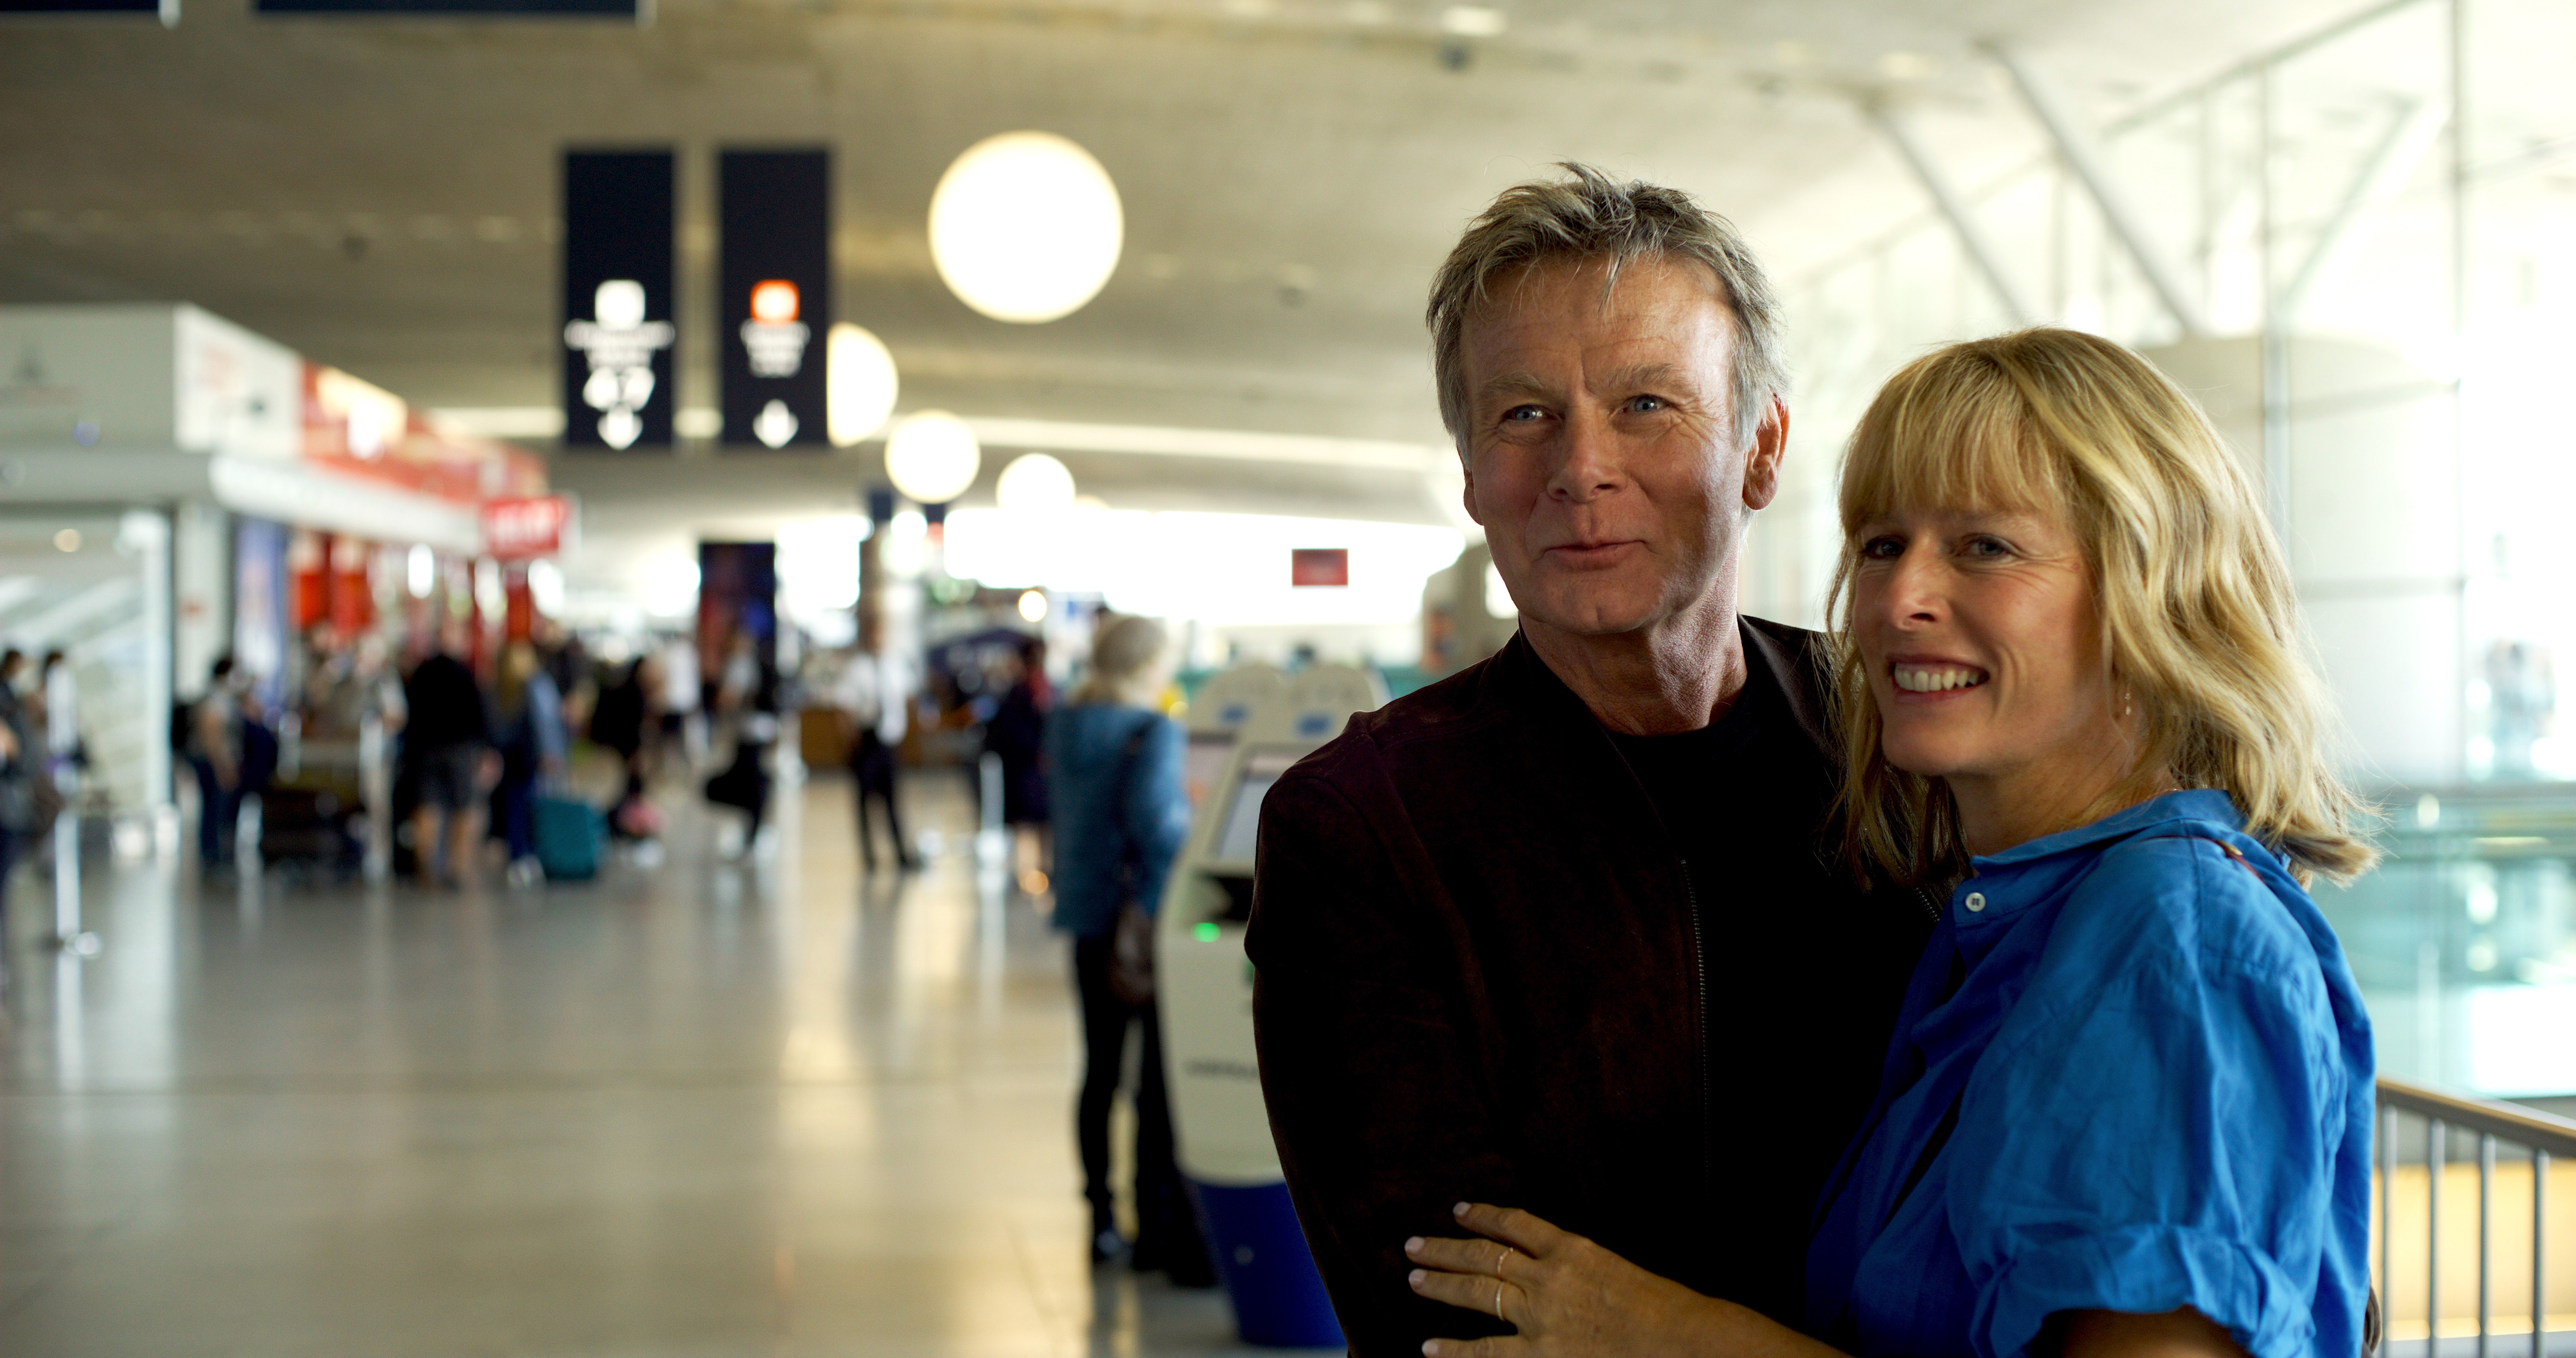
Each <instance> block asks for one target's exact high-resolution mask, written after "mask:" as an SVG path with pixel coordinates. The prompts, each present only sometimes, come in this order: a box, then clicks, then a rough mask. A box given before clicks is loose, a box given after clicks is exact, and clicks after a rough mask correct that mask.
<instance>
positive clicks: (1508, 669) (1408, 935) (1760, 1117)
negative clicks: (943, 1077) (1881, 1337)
mask: <svg viewBox="0 0 2576 1358" xmlns="http://www.w3.org/2000/svg"><path fill="white" fill-rule="evenodd" d="M1740 630H1741V633H1742V636H1743V639H1744V642H1745V659H1746V663H1747V666H1748V668H1751V669H1753V670H1754V671H1755V673H1754V677H1753V680H1752V682H1751V683H1749V684H1748V689H1747V692H1748V694H1750V693H1752V692H1753V691H1754V690H1753V685H1754V684H1760V683H1765V682H1767V683H1769V684H1771V685H1773V689H1772V691H1771V693H1770V694H1769V695H1767V701H1766V703H1765V704H1764V705H1763V706H1762V707H1760V708H1759V709H1754V710H1753V711H1756V712H1757V713H1758V714H1759V719H1758V725H1756V726H1755V727H1753V728H1752V734H1751V736H1750V738H1749V739H1747V740H1745V741H1743V742H1741V743H1739V744H1737V745H1735V746H1734V748H1733V750H1732V752H1731V753H1730V754H1729V755H1728V756H1727V757H1726V758H1725V760H1724V761H1723V763H1722V764H1719V765H1717V766H1713V767H1711V768H1710V769H1709V770H1708V776H1709V777H1710V778H1712V779H1719V780H1728V781H1726V782H1724V783H1722V784H1720V785H1719V788H1720V790H1721V791H1723V792H1725V793H1727V794H1729V795H1734V794H1739V793H1740V794H1741V795H1740V796H1736V797H1735V800H1733V801H1731V802H1729V803H1727V805H1728V806H1729V808H1730V809H1729V810H1728V812H1727V814H1726V816H1725V817H1724V821H1725V823H1724V824H1723V825H1714V824H1711V825H1700V826H1681V827H1667V826H1666V825H1665V824H1664V823H1663V818H1662V817H1661V815H1660V814H1659V812H1658V808H1657V805H1656V803H1655V801H1654V799H1653V798H1652V797H1651V796H1650V795H1649V793H1648V792H1647V790H1646V788H1645V786H1644V785H1643V784H1642V783H1641V782H1640V781H1639V779H1638V777H1637V776H1636V774H1635V773H1633V772H1632V771H1631V769H1630V765H1629V763H1628V760H1627V758H1626V757H1625V756H1624V755H1623V754H1622V753H1621V751H1620V748H1619V746H1618V745H1617V744H1616V743H1615V742H1614V741H1613V740H1612V739H1611V738H1610V737H1609V736H1608V735H1607V734H1606V733H1605V732H1604V731H1603V730H1602V728H1601V726H1600V724H1599V723H1598V722H1597V721H1596V720H1595V719H1594V718H1593V716H1592V713H1591V711H1590V710H1589V709H1588V708H1587V707H1585V706H1584V704H1583V702H1582V700H1581V699H1579V698H1577V697H1576V696H1575V695H1574V693H1573V692H1572V690H1570V689H1568V688H1567V687H1566V686H1565V685H1564V683H1563V682H1561V681H1560V680H1559V679H1558V678H1557V677H1556V675H1555V674H1554V672H1552V671H1551V670H1549V669H1548V668H1547V666H1546V664H1545V663H1544V662H1542V661H1541V660H1540V659H1539V658H1538V656H1537V654H1536V653H1535V652H1534V651H1532V650H1531V649H1530V647H1529V645H1528V643H1527V641H1526V640H1524V639H1523V638H1520V637H1517V636H1516V637H1514V638H1513V639H1512V641H1511V644H1510V645H1509V646H1507V647H1505V648H1504V650H1503V651H1502V652H1501V653H1500V654H1498V655H1496V656H1495V657H1494V658H1493V659H1491V660H1488V661H1486V662H1484V663H1482V664H1479V665H1476V666H1473V667H1471V668H1469V669H1467V670H1465V671H1462V672H1461V673H1459V674H1457V675H1455V676H1453V677H1451V678H1449V679H1447V680H1444V681H1442V682H1441V683H1439V684H1436V685H1433V686H1431V687H1429V688H1427V689H1424V690H1422V691H1421V692H1419V693H1415V694H1412V695H1410V696H1408V697H1406V698H1403V699H1401V700H1398V701H1396V702H1393V703H1390V704H1388V705H1387V706H1385V707H1383V708H1380V709H1379V710H1377V711H1375V712H1371V713H1365V714H1362V715H1360V716H1358V717H1355V718H1353V719H1352V721H1351V724H1350V726H1349V728H1348V729H1347V730H1346V731H1345V732H1344V733H1343V735H1342V736H1341V737H1340V738H1339V739H1337V740H1335V741H1334V742H1333V743H1332V744H1330V745H1327V746H1325V747H1324V748H1323V749H1321V750H1318V751H1316V752H1315V753H1314V754H1313V755H1311V756H1309V757H1308V758H1307V759H1305V760H1304V761H1303V762H1301V763H1299V764H1298V765H1297V766H1296V767H1295V768H1294V769H1292V770H1290V771H1289V772H1288V774H1287V775H1286V776H1285V777H1283V778H1281V779H1280V781H1279V783H1278V784H1277V785H1276V786H1275V787H1273V788H1272V789H1271V791H1270V794H1269V796H1268V798H1267V800H1266V801H1265V802H1264V803H1263V807H1262V813H1261V839H1260V856H1259V867H1258V873H1257V881H1256V885H1255V889H1254V903H1253V912H1252V925H1251V932H1250V934H1249V936H1248V939H1247V946H1248V948H1249V950H1250V953H1251V957H1252V960H1253V963H1254V965H1255V967H1256V968H1257V972H1258V979H1257V983H1256V989H1255V997H1254V1002H1253V1007H1254V1015H1255V1019H1256V1022H1257V1024H1258V1029H1259V1038H1260V1051H1261V1078H1262V1087H1263V1091H1264V1093H1265V1095H1266V1097H1267V1100H1268V1104H1269V1109H1270V1122H1271V1129H1272V1131H1273V1133H1274V1135H1275V1136H1276V1138H1277V1141H1278V1145H1279V1154H1280V1160H1281V1163H1282V1164H1283V1165H1284V1166H1285V1168H1286V1170H1287V1175H1288V1185H1289V1188H1290V1190H1291V1192H1292V1193H1293V1195H1294V1197H1295V1200H1296V1204H1297V1213H1298V1217H1299V1220H1300V1221H1301V1223H1302V1224H1303V1225H1304V1227H1305V1232H1306V1238H1307V1241H1308V1243H1309V1244H1310V1245H1311V1246H1312V1247H1313V1249H1314V1253H1315V1261H1316V1263H1317V1264H1318V1265H1319V1266H1320V1267H1321V1269H1322V1271H1323V1276H1324V1281H1325V1284H1326V1286H1327V1288H1328V1289H1329V1290H1330V1292H1331V1294H1332V1298H1333V1306H1334V1309H1335V1310H1336V1312H1337V1313H1338V1314H1339V1315H1340V1317H1341V1321H1342V1327H1343V1330H1344V1332H1345V1333H1346V1334H1347V1335H1348V1336H1349V1338H1350V1341H1351V1350H1352V1352H1353V1353H1354V1354H1356V1355H1358V1356H1359V1358H1414V1355H1418V1354H1419V1353H1420V1352H1421V1349H1420V1345H1421V1342H1422V1340H1423V1339H1425V1338H1429V1337H1435V1336H1436V1337H1444V1338H1474V1337H1478V1336H1482V1335H1489V1334H1498V1333H1508V1331H1506V1330H1504V1329H1503V1328H1502V1327H1501V1326H1500V1325H1498V1324H1497V1323H1496V1322H1495V1321H1494V1320H1493V1318H1492V1317H1490V1316H1484V1317H1479V1316H1477V1315H1475V1314H1472V1313H1469V1312H1466V1311H1461V1310H1457V1309H1454V1308H1451V1307H1445V1306H1439V1305H1436V1304H1434V1303H1431V1302H1427V1301H1423V1300H1421V1299H1420V1298H1417V1297H1415V1296H1414V1295H1413V1294H1412V1292H1411V1291H1410V1289H1409V1288H1408V1287H1407V1286H1406V1284H1405V1274H1406V1272H1407V1270H1408V1269H1409V1268H1410V1265H1409V1263H1408V1262H1407V1261H1406V1260H1405V1258H1404V1256H1403V1242H1404V1239H1405V1237H1406V1236H1408V1235H1417V1234H1420V1235H1444V1234H1445V1235H1455V1234H1459V1233H1460V1232H1459V1231H1458V1230H1457V1228H1456V1227H1455V1225H1454V1224H1453V1222H1452V1221H1451V1218H1450V1214H1449V1205H1450V1204H1451V1203H1454V1202H1458V1201H1461V1200H1474V1201H1480V1202H1490V1203H1497V1204H1501V1205H1504V1206H1512V1207H1522V1208H1527V1209H1528V1210H1530V1211H1533V1212H1535V1213H1537V1214H1538V1215H1540V1216H1542V1217H1545V1218H1547V1219H1549V1220H1550V1221H1553V1222H1555V1223H1556V1224H1557V1225H1559V1226H1562V1227H1565V1228H1567V1229H1569V1230H1573V1231H1576V1232H1578V1233H1580V1234H1583V1235H1586V1236H1589V1237H1591V1238H1592V1239H1594V1240H1596V1241H1599V1242H1600V1243H1601V1244H1603V1245H1604V1246H1607V1247H1608V1248H1610V1249H1612V1250H1614V1251H1616V1252H1617V1253H1619V1254H1621V1255H1623V1256H1625V1257H1626V1258H1628V1259H1630V1260H1632V1261H1634V1262H1636V1263H1637V1264H1639V1265H1641V1266H1643V1267H1645V1268H1647V1269H1650V1270H1652V1271H1654V1272H1656V1273H1659V1274H1662V1275H1663V1276H1666V1277H1669V1278H1673V1279H1675V1280H1677V1281H1679V1282H1682V1283H1684V1284H1686V1285H1688V1286H1691V1287H1693V1288H1696V1289H1698V1290H1700V1291H1702V1292H1705V1293H1708V1294H1711V1295H1716V1296H1724V1297H1728V1298H1730V1299H1732V1300H1737V1301H1741V1302H1743V1303H1745V1304H1747V1305H1750V1306H1754V1307H1756V1308H1757V1309H1760V1310H1763V1311H1765V1312H1766V1313H1769V1314H1771V1315H1773V1316H1774V1317H1775V1318H1777V1319H1781V1320H1783V1321H1786V1322H1789V1323H1795V1321H1796V1319H1797V1315H1798V1304H1799V1303H1798V1299H1799V1296H1800V1288H1801V1283H1802V1278H1803V1272H1802V1269H1803V1263H1804V1259H1805V1253H1806V1242H1807V1234H1808V1228H1809V1226H1810V1224H1811V1214H1812V1209H1813V1203H1814V1198H1815V1194H1816V1190H1817V1189H1818V1187H1820V1186H1821V1184H1822V1183H1823V1180H1824V1178H1825V1176H1826V1175H1827V1174H1828V1173H1829V1172H1830V1171H1831V1170H1832V1168H1833V1165H1834V1162H1835V1160H1836V1158H1837V1157H1838V1156H1839V1155H1840V1154H1841V1152H1842V1149H1843V1146H1844V1144H1845V1143H1846V1142H1847V1141H1848V1140H1849V1139H1850V1136H1851V1133H1852V1131H1853V1130H1854V1129H1855V1128H1856V1127H1857V1126H1858V1124H1859V1121H1860V1119H1861V1117H1862V1115H1863V1114H1864V1113H1866V1112H1867V1111H1868V1108H1869V1104H1870V1099H1871V1096H1872V1094H1873V1093H1874V1092H1875V1090H1876V1087H1877V1083H1878V1075H1879V1068H1880V1064H1881V1061H1882V1059H1883V1057H1884V1054H1885V1052H1886V1044H1887V1038H1888V1033H1889V1029H1890V1027H1891V1026H1892V1024H1893V1022H1894V1019H1895V1014H1896V1009H1897V1004H1898V1002H1899V1000H1900V999H1901V997H1902V992H1903V989H1904V986H1905V981H1906V977H1907V975H1908V973H1909V972H1910V971H1911V969H1912V967H1913V963H1914V959H1915V956H1916V954H1917V953H1919V952H1920V951H1921V948H1922V944H1923V940H1924V938H1925V937H1926V936H1927V934H1928V932H1929V929H1930V923H1931V915H1930V909H1929V907H1928V906H1927V905H1926V903H1925V902H1924V901H1923V900H1922V899H1921V898H1920V897H1919V896H1918V895H1915V894H1913V893H1898V892H1892V891H1881V892H1878V893H1875V894H1873V893H1870V892H1867V891H1864V890H1862V889H1860V888H1859V887H1857V886H1855V885H1853V884H1852V883H1851V882H1850V880H1849V878H1848V876H1847V874H1846V873H1845V872H1844V871H1843V870H1841V869H1840V868H1839V866H1838V862H1837V860H1836V859H1835V856H1834V854H1833V853H1832V852H1831V850H1830V848H1829V847H1828V845H1827V844H1826V842H1825V829H1826V824H1827V821H1828V819H1829V817H1830V814H1831V806H1832V801H1833V796H1834V791H1835V787H1836V780H1837V776H1838V775H1837V764H1836V761H1835V758H1834V755H1833V750H1834V748H1835V745H1834V741H1833V739H1832V737H1831V735H1830V728H1829V725H1828V722H1827V718H1826V712H1827V708H1826V703H1825V700H1824V696H1823V693H1824V689H1823V681H1824V674H1823V669H1822V666H1821V665H1820V664H1819V663H1818V660H1817V657H1818V655H1819V653H1820V648H1821V639H1820V638H1818V637H1817V636H1816V635H1815V634H1813V633H1809V632H1803V631H1800V630H1798V629H1795V628H1788V627H1781V626H1778V625H1775V624H1772V623H1766V622H1761V621H1758V620H1753V619H1746V620H1744V621H1743V623H1742V624H1741V629H1740ZM1740 701H1749V699H1747V700H1740ZM1748 720H1753V718H1752V717H1748ZM1713 850H1722V851H1723V856H1724V858H1725V859H1726V861H1724V862H1721V863H1716V864H1712V863H1709V862H1707V861H1706V858H1707V856H1708V855H1709V854H1710V853H1711V852H1712V851H1713ZM1691 852H1696V853H1699V854H1700V855H1701V861H1700V862H1698V863H1697V864H1696V865H1695V866H1689V867H1686V866H1685V863H1684V855H1685V853H1691ZM1694 883H1696V884H1697V885H1696V887H1694ZM1712 997H1713V999H1712ZM1712 1021H1714V1022H1715V1023H1717V1024H1718V1026H1719V1027H1720V1028H1721V1031H1717V1032H1709V1031H1707V1029H1708V1027H1709V1026H1710V1024H1711V1023H1712Z"/></svg>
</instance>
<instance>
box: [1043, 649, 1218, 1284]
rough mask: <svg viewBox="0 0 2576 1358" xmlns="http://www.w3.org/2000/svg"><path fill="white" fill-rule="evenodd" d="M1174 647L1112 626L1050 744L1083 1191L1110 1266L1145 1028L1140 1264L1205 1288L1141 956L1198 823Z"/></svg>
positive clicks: (1139, 1132) (1202, 1248)
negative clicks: (1171, 689)
mask: <svg viewBox="0 0 2576 1358" xmlns="http://www.w3.org/2000/svg"><path fill="white" fill-rule="evenodd" d="M1164 643H1165V637H1164V632H1163V627H1162V624H1160V623H1157V622H1155V621H1153V620H1152V619H1150V618H1119V619H1117V620H1115V621H1113V622H1111V623H1109V624H1108V625H1107V626H1106V627H1104V628H1102V629H1101V632H1100V635H1099V637H1098V638H1097V639H1096V640H1095V641H1094V642H1093V643H1092V649H1091V675H1090V677H1089V678H1088V679H1086V680H1084V681H1083V683H1082V684H1081V686H1080V687H1078V688H1076V689H1075V690H1074V692H1073V694H1072V696H1071V698H1070V699H1069V700H1068V701H1067V702H1066V703H1065V705H1064V706H1062V707H1060V708H1058V709H1056V711H1055V712H1054V713H1053V714H1052V715H1051V716H1049V717H1048V718H1047V720H1046V733H1045V740H1044V744H1045V752H1046V758H1047V762H1048V766H1049V767H1050V768H1051V769H1052V770H1053V771H1054V778H1055V786H1054V789H1053V791H1054V794H1055V795H1054V808H1053V810H1054V816H1055V845H1056V878H1055V882H1054V884H1053V885H1054V889H1055V910H1054V915H1053V919H1054V924H1055V927H1056V928H1057V929H1058V930H1059V931H1061V932H1063V933H1067V934H1070V935H1072V936H1073V982H1074V991H1075V994H1076V995H1077V997H1078V998H1079V999H1080V1001H1081V1004H1082V1038H1083V1067H1082V1094H1081V1097H1080V1099H1079V1100H1078V1101H1077V1102H1076V1104H1075V1105H1074V1140H1075V1142H1076V1144H1077V1145H1079V1146H1080V1148H1081V1151H1082V1193H1083V1196H1084V1197H1085V1198H1086V1199H1088V1200H1089V1201H1090V1203H1091V1240H1092V1244H1091V1257H1092V1259H1093V1260H1094V1261H1095V1262H1103V1263H1105V1262H1108V1261H1110V1260H1113V1259H1116V1258H1117V1257H1118V1256H1119V1254H1120V1253H1121V1252H1122V1251H1123V1250H1125V1249H1126V1247H1127V1246H1126V1241H1125V1240H1124V1239H1123V1238H1122V1237H1121V1236H1120V1234H1119V1230H1118V1215H1117V1210H1116V1204H1115V1203H1114V1201H1113V1200H1112V1198H1111V1193H1110V1165H1109V1113H1110V1106H1111V1105H1112V1104H1113V1103H1114V1102H1115V1101H1116V1100H1117V1097H1118V1080H1119V1073H1120V1067H1121V1066H1122V1064H1123V1063H1124V1060H1125V1055H1126V1049H1127V1032H1128V1029H1129V1028H1131V1027H1134V1026H1137V1025H1140V1024H1141V1025H1142V1026H1143V1029H1144V1048H1145V1049H1144V1055H1143V1058H1142V1060H1141V1061H1140V1062H1139V1065H1138V1074H1137V1089H1136V1095H1135V1098H1136V1104H1135V1107H1136V1163H1135V1172H1134V1174H1133V1175H1131V1176H1130V1178H1129V1182H1130V1183H1131V1184H1132V1185H1133V1186H1134V1194H1135V1202H1134V1205H1135V1209H1136V1242H1135V1250H1134V1253H1133V1255H1132V1256H1130V1262H1131V1264H1132V1266H1133V1267H1134V1268H1135V1269H1136V1270H1138V1271H1139V1272H1144V1271H1148V1270H1157V1269H1159V1270H1161V1271H1163V1272H1166V1273H1168V1274H1170V1275H1171V1279H1172V1281H1173V1282H1175V1283H1178V1284H1181V1285H1182V1286H1186V1287H1204V1286H1207V1285H1209V1284H1210V1283H1211V1282H1213V1281H1214V1277H1215V1275H1214V1273H1213V1271H1212V1269H1211V1266H1210V1265H1209V1262H1208V1257H1207V1247H1206V1245H1205V1243H1204V1242H1203V1241H1202V1239H1201V1237H1200V1235H1199V1229H1198V1223H1197V1220H1196V1218H1195V1217H1194V1216H1193V1215H1192V1213H1191V1207H1190V1203H1189V1198H1188V1196H1187V1194H1186V1191H1185V1190H1184V1188H1183V1186H1182V1183H1181V1175H1180V1169H1179V1167H1178V1165H1177V1164H1176V1163H1175V1162H1174V1158H1173V1149H1172V1116H1171V1108H1170V1104H1169V1102H1168V1100H1167V1097H1166V1094H1165V1089H1164V1075H1163V1037H1162V1023H1161V1020H1160V1018H1159V1016H1158V1012H1157V1009H1156V1005H1155V1001H1154V996H1153V994H1152V992H1151V991H1150V990H1149V989H1145V987H1146V986H1147V985H1150V975H1151V972H1150V964H1149V963H1147V964H1145V965H1143V966H1141V967H1140V966H1139V965H1138V961H1139V958H1138V954H1137V950H1138V949H1139V948H1140V947H1141V948H1145V949H1150V947H1151V942H1152V937H1153V934H1152V920H1153V917H1154V915H1155V913H1156V912H1157V911H1158V910H1160V909H1161V907H1162V901H1163V882H1164V879H1165V878H1166V877H1168V876H1169V875H1170V873H1171V869H1172V860H1173V858H1174V857H1175V856H1176V855H1178V854H1179V853H1180V851H1181V843H1182V841H1183V840H1185V839H1187V838H1188V837H1189V830H1190V804H1189V794H1188V792H1187V790H1186V789H1185V788H1184V787H1183V785H1182V781H1181V775H1182V756H1183V751H1184V748H1185V746H1186V744H1187V740H1186V737H1185V736H1184V735H1183V734H1182V731H1181V728H1180V725H1179V724H1178V723H1177V722H1174V721H1173V720H1172V719H1170V718H1169V717H1166V716H1164V715H1163V713H1162V712H1161V710H1160V709H1159V708H1158V707H1157V706H1156V702H1157V700H1158V699H1160V698H1161V696H1162V693H1163V690H1164V688H1165V687H1166V686H1167V685H1169V684H1170V683H1171V660H1170V658H1169V657H1168V656H1167V654H1166V649H1167V648H1166V646H1165V644H1164ZM1122 952H1124V953H1126V954H1127V956H1126V957H1125V958H1124V959H1122V957H1121V953H1122ZM1144 956H1146V957H1150V952H1147V953H1145V954H1144Z"/></svg>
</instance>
